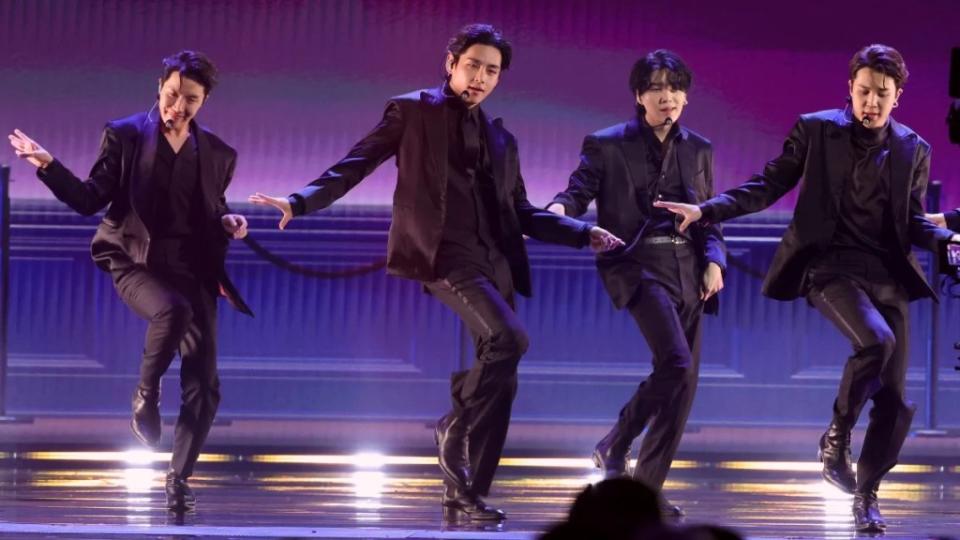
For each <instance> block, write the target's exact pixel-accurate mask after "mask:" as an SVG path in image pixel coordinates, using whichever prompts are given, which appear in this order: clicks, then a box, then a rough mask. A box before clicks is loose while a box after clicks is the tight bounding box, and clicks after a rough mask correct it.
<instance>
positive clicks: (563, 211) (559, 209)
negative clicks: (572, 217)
mask: <svg viewBox="0 0 960 540" xmlns="http://www.w3.org/2000/svg"><path fill="white" fill-rule="evenodd" d="M547 212H553V213H554V214H557V215H558V216H565V215H567V208H566V207H565V206H563V205H562V204H560V203H553V204H551V205H550V206H548V207H547Z"/></svg>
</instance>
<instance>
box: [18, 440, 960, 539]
mask: <svg viewBox="0 0 960 540" xmlns="http://www.w3.org/2000/svg"><path fill="white" fill-rule="evenodd" d="M164 459H165V456H164V455H162V454H155V455H152V454H148V453H132V454H127V453H77V452H66V453H63V452H60V453H55V452H27V453H18V454H14V453H7V454H2V453H0V537H3V538H64V537H68V538H175V537H179V536H181V535H183V536H190V537H192V538H198V537H211V538H213V537H220V538H269V537H312V538H424V539H426V538H497V539H502V540H507V539H510V540H512V539H532V538H536V536H537V534H538V532H539V531H542V530H544V529H545V528H546V527H548V526H549V525H550V524H552V523H554V522H556V521H558V520H560V519H562V518H563V517H564V515H565V513H566V510H567V508H568V506H569V504H570V503H571V501H572V500H573V497H574V496H575V495H576V493H577V492H578V491H579V490H580V489H581V488H582V487H583V486H584V485H585V484H586V483H588V482H592V481H597V480H598V479H599V478H598V477H597V476H596V475H595V474H594V473H593V471H592V470H591V469H590V467H589V463H588V461H587V460H584V459H531V458H523V459H519V458H512V459H505V460H504V462H503V466H502V468H501V472H500V475H499V481H498V482H497V484H495V493H494V496H492V497H491V498H490V500H491V502H494V503H496V504H498V505H499V506H501V507H502V508H504V509H505V510H506V511H507V512H508V514H509V519H508V521H507V522H505V523H504V524H503V525H502V526H500V527H494V528H483V527H473V526H471V525H470V524H451V523H445V522H444V521H443V519H442V514H441V511H440V507H439V499H440V490H441V484H440V479H439V476H438V472H437V471H436V465H435V460H434V459H433V458H431V457H429V456H427V457H421V456H407V457H405V456H376V455H358V456H337V455H326V456H316V455H302V454H299V455H298V454H284V455H265V454H253V453H237V454H232V453H226V454H209V455H206V456H205V458H204V460H203V463H202V464H201V465H200V466H199V471H200V472H199V473H198V474H197V475H196V476H195V477H194V479H193V480H192V481H191V483H192V485H193V487H194V489H195V491H196V492H197V496H198V507H199V510H198V511H197V512H196V513H195V514H188V515H186V516H182V517H179V518H178V517H177V516H173V515H168V514H167V512H166V511H165V510H164V506H163V503H164V500H163V494H162V485H163V460H164ZM817 465H818V464H816V463H814V462H786V461H767V462H763V461H760V462H748V461H730V460H719V459H716V458H714V459H705V460H697V461H691V460H687V461H681V462H678V463H677V466H676V467H675V469H674V472H673V473H671V478H670V480H669V481H668V483H667V486H666V490H667V491H668V496H669V497H670V499H671V500H673V501H674V502H675V503H678V504H680V505H681V506H683V507H684V508H685V509H686V511H687V518H686V523H690V524H693V523H713V524H721V525H725V526H728V527H732V528H734V529H735V530H737V531H739V532H740V533H741V534H743V535H745V536H749V537H752V538H761V537H764V538H766V537H769V538H773V537H775V538H783V537H810V538H848V537H851V536H853V531H852V528H851V518H850V511H849V507H850V497H849V496H846V495H843V494H841V493H839V492H838V491H836V490H834V489H833V488H830V487H829V486H827V485H826V484H824V483H823V482H822V481H821V480H820V479H819V474H818V472H817ZM880 500H881V508H882V509H883V511H884V514H885V516H886V517H887V519H888V521H889V523H890V526H889V529H888V532H887V534H886V535H885V536H886V537H890V538H897V537H910V538H918V537H921V538H929V537H937V536H950V535H957V534H958V531H960V459H958V460H957V462H955V463H946V462H944V463H911V464H906V465H901V466H899V467H898V468H897V469H895V470H894V472H893V473H891V475H890V476H889V477H888V481H887V482H886V483H885V484H884V485H883V487H882V489H881V492H880Z"/></svg>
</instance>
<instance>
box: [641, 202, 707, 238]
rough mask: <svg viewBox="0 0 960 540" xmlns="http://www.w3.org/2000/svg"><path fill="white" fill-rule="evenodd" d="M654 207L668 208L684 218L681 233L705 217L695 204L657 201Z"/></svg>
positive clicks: (680, 228) (681, 223)
mask: <svg viewBox="0 0 960 540" xmlns="http://www.w3.org/2000/svg"><path fill="white" fill-rule="evenodd" d="M653 205H654V206H656V207H657V208H666V209H667V210H669V211H671V212H673V213H674V214H677V215H678V216H681V217H683V221H682V222H680V227H679V231H680V232H684V231H686V230H687V227H689V226H690V225H692V224H694V223H696V222H697V221H699V220H700V218H701V217H703V212H701V211H700V207H699V206H697V205H695V204H686V203H678V202H668V201H655V202H654V203H653Z"/></svg>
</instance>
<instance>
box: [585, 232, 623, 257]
mask: <svg viewBox="0 0 960 540" xmlns="http://www.w3.org/2000/svg"><path fill="white" fill-rule="evenodd" d="M623 245H624V243H623V240H621V239H619V238H617V237H616V236H615V235H613V234H611V233H610V232H609V231H607V230H606V229H601V228H600V227H593V228H591V229H590V249H592V250H594V251H596V252H597V253H601V252H604V251H610V250H611V249H615V248H618V247H620V246H623Z"/></svg>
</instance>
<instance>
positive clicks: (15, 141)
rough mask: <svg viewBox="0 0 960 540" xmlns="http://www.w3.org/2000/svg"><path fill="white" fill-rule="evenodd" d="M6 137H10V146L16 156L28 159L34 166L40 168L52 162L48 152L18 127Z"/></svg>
mask: <svg viewBox="0 0 960 540" xmlns="http://www.w3.org/2000/svg"><path fill="white" fill-rule="evenodd" d="M7 138H8V139H10V146H12V147H13V151H14V152H15V153H16V154H17V157H18V158H22V159H25V160H27V161H29V162H30V163H32V164H33V166H34V167H39V168H41V169H42V168H44V167H46V166H47V165H49V164H50V163H52V162H53V156H51V155H50V152H47V151H46V150H44V149H43V147H42V146H40V145H39V144H37V141H35V140H33V139H31V138H30V137H27V134H26V133H24V132H22V131H20V130H19V129H15V130H13V134H11V135H7Z"/></svg>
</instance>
